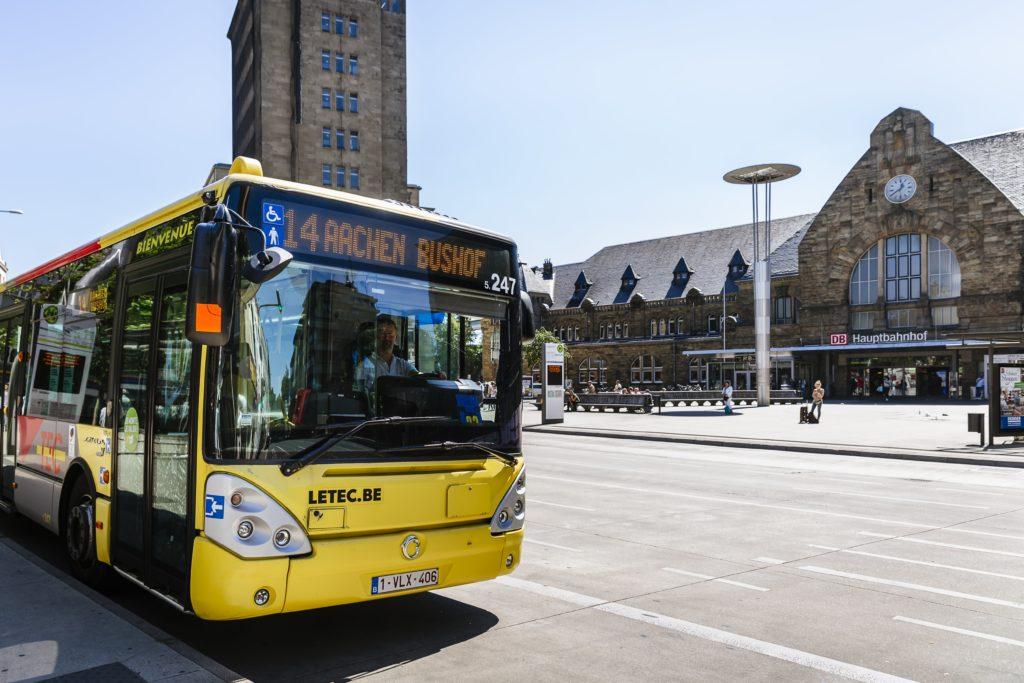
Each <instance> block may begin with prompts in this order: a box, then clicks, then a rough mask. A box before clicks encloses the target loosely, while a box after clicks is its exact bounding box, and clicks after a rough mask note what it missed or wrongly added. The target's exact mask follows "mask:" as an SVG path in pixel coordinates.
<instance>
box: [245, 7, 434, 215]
mask: <svg viewBox="0 0 1024 683" xmlns="http://www.w3.org/2000/svg"><path fill="white" fill-rule="evenodd" d="M405 16H406V15H405V0H401V1H400V2H395V1H391V2H388V3H384V7H382V3H381V2H380V0H322V1H321V2H315V3H314V2H309V1H308V0H238V4H237V6H236V8H235V14H234V17H233V18H232V21H231V26H230V28H229V30H228V38H229V39H230V40H231V46H232V84H233V89H232V112H233V128H232V137H233V143H232V146H233V153H234V155H236V156H237V155H245V156H251V157H254V158H256V159H259V160H260V161H261V163H262V164H263V170H264V173H265V174H266V175H268V176H271V177H277V178H284V179H287V180H295V181H298V182H303V183H309V184H311V185H324V184H326V183H324V178H323V169H324V167H325V164H326V165H328V166H329V167H330V171H331V173H330V186H331V187H335V188H337V189H344V190H345V191H348V192H354V193H357V194H362V195H366V196H370V197H376V198H385V199H397V200H399V201H404V202H410V203H418V201H419V196H418V190H419V188H417V187H415V186H410V185H409V184H408V181H407V175H408V167H407V115H406V48H405V44H406V40H405V30H406V26H405ZM324 18H326V19H327V26H328V29H329V30H326V31H325V30H323V27H322V21H323V19H324ZM352 26H355V27H356V30H355V32H356V35H355V36H354V37H353V36H352V35H350V31H351V27H352ZM325 51H326V54H327V55H328V66H329V69H326V70H325V69H324V68H323V65H322V61H321V60H322V57H323V55H324V54H325ZM339 56H340V57H341V60H342V61H341V71H339V70H338V68H337V67H338V66H339V64H338V62H337V59H338V57H339ZM352 57H355V58H356V64H357V68H356V72H355V73H352V69H351V62H350V58H352ZM325 90H326V91H327V92H328V93H329V94H330V98H329V102H330V107H329V108H325V107H324V106H323V102H322V95H323V93H324V92H325ZM337 94H342V95H343V98H342V100H341V101H340V102H339V101H338V100H337V99H336V97H335V96H336V95H337ZM353 95H355V96H357V97H356V99H357V101H358V107H357V108H358V111H357V112H352V111H350V107H351V104H350V103H351V101H352V96H353ZM339 104H340V105H341V108H340V109H339V108H338V105H339ZM325 129H326V130H328V131H329V132H330V136H329V141H330V146H325V145H324V140H323V132H324V130H325ZM339 131H340V132H342V133H343V134H344V135H343V137H342V138H341V142H340V144H342V145H343V147H344V149H339V138H338V132H339ZM353 132H355V133H357V139H358V149H352V148H351V140H352V133H353ZM340 169H344V174H343V176H342V180H341V181H339V178H338V171H339V170H340ZM353 170H356V171H357V172H358V177H359V187H358V188H355V187H353V186H352V178H351V172H352V171H353Z"/></svg>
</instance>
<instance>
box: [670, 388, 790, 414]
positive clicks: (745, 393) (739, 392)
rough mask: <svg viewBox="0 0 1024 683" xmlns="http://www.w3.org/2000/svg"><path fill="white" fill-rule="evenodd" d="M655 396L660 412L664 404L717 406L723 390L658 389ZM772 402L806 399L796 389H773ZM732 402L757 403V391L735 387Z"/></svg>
mask: <svg viewBox="0 0 1024 683" xmlns="http://www.w3.org/2000/svg"><path fill="white" fill-rule="evenodd" d="M653 396H654V398H655V400H656V401H657V406H658V412H659V413H660V412H661V408H662V406H665V407H668V408H671V407H672V406H679V407H683V406H704V405H708V406H715V405H721V403H722V392H721V391H720V390H715V391H656V392H653ZM771 401H772V403H803V401H804V399H803V397H802V396H801V395H800V392H799V391H797V390H796V389H773V390H772V392H771ZM732 402H733V403H734V404H736V405H754V404H756V403H757V391H756V390H754V389H734V390H733V392H732Z"/></svg>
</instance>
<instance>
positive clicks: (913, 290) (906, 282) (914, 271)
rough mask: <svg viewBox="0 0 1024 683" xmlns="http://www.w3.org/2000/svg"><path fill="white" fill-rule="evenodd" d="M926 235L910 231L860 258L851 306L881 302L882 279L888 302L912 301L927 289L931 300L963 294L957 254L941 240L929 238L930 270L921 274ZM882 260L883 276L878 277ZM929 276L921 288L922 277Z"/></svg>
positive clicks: (852, 280)
mask: <svg viewBox="0 0 1024 683" xmlns="http://www.w3.org/2000/svg"><path fill="white" fill-rule="evenodd" d="M923 239H924V236H923V235H919V234H916V233H908V234H904V235H894V236H893V237H887V238H886V239H885V241H884V242H882V243H881V245H882V247H883V248H884V250H885V252H884V256H883V255H880V254H879V245H873V246H872V247H871V248H870V249H868V250H867V251H866V252H864V255H863V256H861V257H860V260H859V261H857V265H855V266H854V268H853V273H852V274H851V275H850V305H852V306H859V305H871V304H875V303H877V301H878V295H879V292H878V285H879V280H884V282H885V290H884V292H885V300H886V301H889V302H897V301H913V300H915V299H919V298H920V297H921V294H922V291H927V293H928V296H929V297H930V298H932V299H950V298H955V297H958V296H960V264H959V263H958V262H957V259H956V255H955V254H954V253H953V251H952V250H951V249H950V248H949V247H948V246H946V244H944V243H943V242H942V241H941V240H939V239H937V238H935V237H928V238H927V240H928V241H927V249H928V252H927V257H928V273H927V275H926V274H925V273H922V272H921V271H922V267H921V261H922V256H924V254H923V253H922V252H923V249H922V240H923ZM879 261H882V264H881V266H882V268H883V271H882V273H881V275H882V277H879V275H880V274H879V270H878V269H879V266H880V264H879ZM925 277H927V280H926V281H925V285H926V286H927V290H922V282H921V281H922V279H923V278H925Z"/></svg>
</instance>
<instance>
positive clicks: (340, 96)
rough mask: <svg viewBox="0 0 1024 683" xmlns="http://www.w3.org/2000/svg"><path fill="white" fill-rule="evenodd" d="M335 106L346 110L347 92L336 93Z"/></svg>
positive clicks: (340, 109)
mask: <svg viewBox="0 0 1024 683" xmlns="http://www.w3.org/2000/svg"><path fill="white" fill-rule="evenodd" d="M334 108H335V109H337V110H338V111H345V93H343V92H336V93H334Z"/></svg>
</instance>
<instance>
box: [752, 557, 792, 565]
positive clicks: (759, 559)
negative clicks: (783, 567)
mask: <svg viewBox="0 0 1024 683" xmlns="http://www.w3.org/2000/svg"><path fill="white" fill-rule="evenodd" d="M754 562H764V563H765V564H786V561H785V560H777V559H775V558H774V557H755V558H754Z"/></svg>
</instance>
